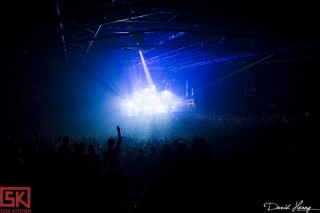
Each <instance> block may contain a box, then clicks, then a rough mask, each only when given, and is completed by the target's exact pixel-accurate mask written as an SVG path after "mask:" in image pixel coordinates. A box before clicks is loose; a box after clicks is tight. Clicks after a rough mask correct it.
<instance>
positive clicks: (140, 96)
mask: <svg viewBox="0 0 320 213" xmlns="http://www.w3.org/2000/svg"><path fill="white" fill-rule="evenodd" d="M194 107H195V104H194V100H193V99H189V100H186V99H185V98H181V97H178V96H177V95H175V94H173V93H172V92H170V91H169V90H167V89H165V90H163V91H158V90H157V88H156V86H155V85H154V84H153V85H152V86H147V87H145V88H144V89H141V90H138V91H134V92H133V94H132V97H131V98H128V99H125V100H123V102H122V106H121V109H122V114H123V115H125V116H138V115H153V114H159V113H170V112H179V111H183V110H186V109H192V108H194Z"/></svg>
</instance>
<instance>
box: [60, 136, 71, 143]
mask: <svg viewBox="0 0 320 213" xmlns="http://www.w3.org/2000/svg"><path fill="white" fill-rule="evenodd" d="M62 143H63V144H69V143H70V137H69V136H68V135H65V136H63V137H62Z"/></svg>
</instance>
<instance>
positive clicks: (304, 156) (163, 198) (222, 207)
mask: <svg viewBox="0 0 320 213" xmlns="http://www.w3.org/2000/svg"><path fill="white" fill-rule="evenodd" d="M179 116H182V115H179ZM184 116H187V117H179V119H180V120H181V119H185V120H188V119H189V122H188V124H189V123H190V126H197V127H200V129H198V130H199V134H197V135H193V136H189V135H188V134H186V135H180V136H172V137H164V138H138V137H136V136H135V135H129V134H126V136H125V137H124V136H123V135H122V131H123V130H124V128H121V129H120V126H116V129H115V130H116V131H114V132H115V133H116V136H115V137H107V136H106V135H91V136H75V135H72V134H65V135H62V136H46V137H43V136H42V135H39V134H37V135H32V136H31V135H26V134H9V133H6V132H2V134H1V143H0V144H1V148H0V151H1V153H0V157H1V159H0V162H1V168H2V170H1V175H0V178H1V179H0V183H1V185H5V186H16V185H25V186H31V188H32V206H33V211H34V212H59V211H69V212H78V211H81V212H83V211H85V212H98V211H99V212H115V213H134V212H137V213H149V212H159V213H163V212H175V211H176V212H185V211H188V212H190V211H191V212H230V211H240V210H246V211H250V210H252V212H254V211H259V212H262V211H264V210H265V209H263V203H265V202H270V201H279V202H280V201H281V202H286V201H288V202H289V201H290V202H293V201H294V202H295V201H297V199H301V198H302V199H304V200H307V201H308V202H310V203H311V204H314V205H316V204H319V203H317V202H316V201H317V200H316V199H315V197H313V193H312V192H313V191H317V190H318V189H319V183H318V181H317V180H318V179H317V178H319V175H317V173H316V171H317V168H318V166H319V165H318V162H320V161H319V158H320V155H319V134H318V131H317V126H316V124H317V122H318V121H319V118H318V115H317V114H312V113H310V112H303V113H296V114H288V113H283V114H279V113H272V114H269V113H263V114H259V115H257V114H255V115H238V114H214V113H211V114H210V113H206V114H202V113H194V114H193V115H190V114H189V115H184ZM177 119H178V118H177ZM121 127H122V126H121ZM171 128H178V127H176V126H175V125H174V124H173V125H172V126H171ZM200 130H201V131H200ZM176 132H179V130H178V129H177V131H176Z"/></svg>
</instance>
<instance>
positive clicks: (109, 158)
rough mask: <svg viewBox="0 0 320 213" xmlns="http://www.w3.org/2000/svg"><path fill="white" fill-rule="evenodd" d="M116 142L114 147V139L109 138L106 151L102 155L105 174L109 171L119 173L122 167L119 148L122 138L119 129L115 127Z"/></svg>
mask: <svg viewBox="0 0 320 213" xmlns="http://www.w3.org/2000/svg"><path fill="white" fill-rule="evenodd" d="M117 133H118V141H117V144H116V146H115V147H114V145H115V139H114V138H109V139H108V141H107V149H106V150H105V151H104V152H103V153H102V160H103V166H104V168H105V169H106V171H107V172H109V171H120V170H122V166H121V164H120V159H119V155H120V147H121V143H122V136H121V132H120V127H119V126H117Z"/></svg>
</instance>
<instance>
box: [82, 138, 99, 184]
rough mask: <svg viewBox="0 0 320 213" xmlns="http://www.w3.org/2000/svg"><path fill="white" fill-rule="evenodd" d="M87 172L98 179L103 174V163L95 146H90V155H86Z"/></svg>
mask: <svg viewBox="0 0 320 213" xmlns="http://www.w3.org/2000/svg"><path fill="white" fill-rule="evenodd" d="M85 161H86V166H87V171H88V173H89V175H91V176H92V177H93V178H98V177H100V175H101V172H102V161H101V157H100V155H99V154H98V153H97V149H96V147H95V146H94V145H93V144H90V145H89V146H88V153H87V154H86V155H85Z"/></svg>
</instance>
